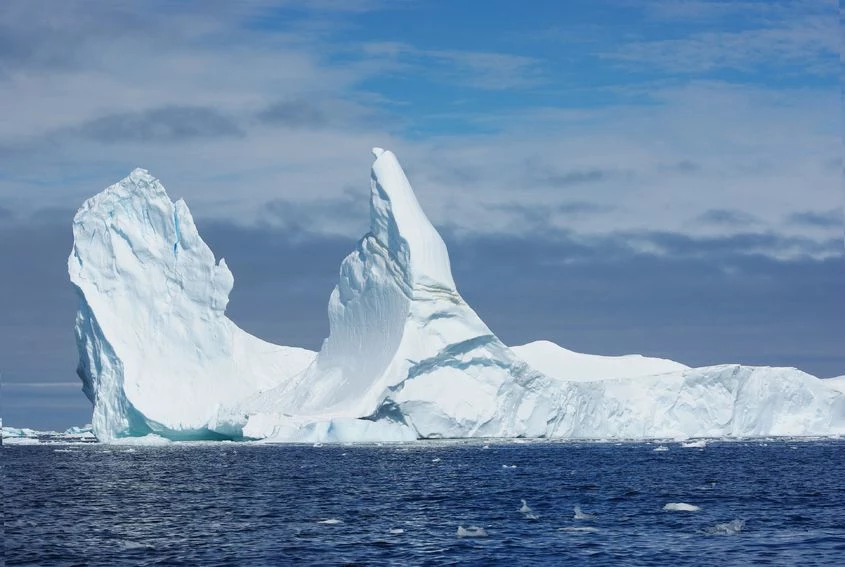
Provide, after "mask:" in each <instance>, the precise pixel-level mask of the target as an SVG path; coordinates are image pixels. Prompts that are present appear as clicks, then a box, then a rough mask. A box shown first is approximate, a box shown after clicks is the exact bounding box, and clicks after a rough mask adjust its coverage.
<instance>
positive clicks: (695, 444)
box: [681, 439, 707, 449]
mask: <svg viewBox="0 0 845 567" xmlns="http://www.w3.org/2000/svg"><path fill="white" fill-rule="evenodd" d="M706 446H707V441H706V440H705V439H699V440H697V441H687V442H686V443H681V447H683V448H685V449H704V448H705V447H706Z"/></svg>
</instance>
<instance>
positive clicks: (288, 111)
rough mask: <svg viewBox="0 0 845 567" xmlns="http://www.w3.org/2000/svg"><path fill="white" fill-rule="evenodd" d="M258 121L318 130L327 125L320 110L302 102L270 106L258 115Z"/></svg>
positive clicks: (295, 101)
mask: <svg viewBox="0 0 845 567" xmlns="http://www.w3.org/2000/svg"><path fill="white" fill-rule="evenodd" d="M258 119H259V120H261V121H262V122H264V123H267V124H272V125H276V126H284V127H287V128H319V127H322V126H325V125H326V124H327V123H328V118H327V117H326V115H325V113H324V112H323V111H322V110H321V109H320V108H318V107H317V106H316V105H314V104H312V103H310V102H307V101H304V100H291V101H282V102H277V103H275V104H271V105H270V106H268V107H267V108H265V109H264V110H262V111H261V112H259V113H258Z"/></svg>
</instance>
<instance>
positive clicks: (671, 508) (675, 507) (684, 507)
mask: <svg viewBox="0 0 845 567" xmlns="http://www.w3.org/2000/svg"><path fill="white" fill-rule="evenodd" d="M663 509H664V510H665V511H667V512H698V511H699V510H701V508H700V507H699V506H696V505H695V504H687V503H686V502H669V503H668V504H666V505H664V506H663Z"/></svg>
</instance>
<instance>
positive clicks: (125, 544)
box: [117, 539, 153, 550]
mask: <svg viewBox="0 0 845 567" xmlns="http://www.w3.org/2000/svg"><path fill="white" fill-rule="evenodd" d="M117 543H118V545H120V547H122V548H123V549H125V550H129V549H153V546H152V545H147V544H146V543H140V542H137V541H132V540H129V539H122V540H120V541H118V542H117Z"/></svg>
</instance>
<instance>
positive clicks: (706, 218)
mask: <svg viewBox="0 0 845 567" xmlns="http://www.w3.org/2000/svg"><path fill="white" fill-rule="evenodd" d="M696 220H697V221H698V222H700V223H705V224H712V225H722V226H744V225H750V224H756V223H757V222H758V221H757V219H756V218H755V217H754V215H751V214H749V213H746V212H744V211H736V210H730V209H711V210H709V211H706V212H704V213H702V214H700V215H698V217H697V218H696Z"/></svg>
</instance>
